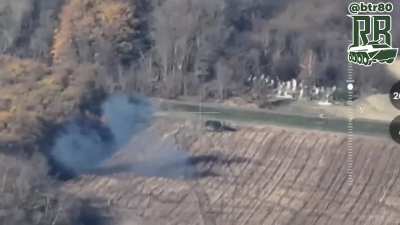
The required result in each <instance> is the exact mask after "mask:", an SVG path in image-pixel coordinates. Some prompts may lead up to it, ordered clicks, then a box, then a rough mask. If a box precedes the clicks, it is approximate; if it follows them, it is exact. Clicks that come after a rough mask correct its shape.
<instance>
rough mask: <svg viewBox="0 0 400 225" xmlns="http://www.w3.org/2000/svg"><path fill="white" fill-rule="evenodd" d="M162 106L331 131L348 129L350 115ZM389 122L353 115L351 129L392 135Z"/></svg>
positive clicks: (187, 114) (182, 113)
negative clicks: (346, 116) (326, 116)
mask: <svg viewBox="0 0 400 225" xmlns="http://www.w3.org/2000/svg"><path fill="white" fill-rule="evenodd" d="M159 105H160V109H161V111H163V112H164V113H165V114H164V115H168V116H174V117H183V118H194V117H197V118H200V116H201V117H202V119H221V120H228V121H236V122H242V123H252V124H264V125H265V124H270V125H279V126H289V127H298V128H302V129H315V130H322V131H332V132H341V133H347V132H348V119H346V118H333V117H330V118H321V117H320V115H319V114H317V113H315V114H314V115H304V114H300V113H297V112H293V113H292V114H282V113H279V112H278V111H271V110H257V109H256V110H247V109H241V108H233V107H224V106H219V105H215V104H202V105H200V104H196V103H188V102H178V101H162V102H161V103H160V104H159ZM388 127H389V124H388V123H387V122H382V121H374V120H365V119H354V120H353V129H352V131H353V132H354V133H356V134H362V135H369V136H381V137H383V136H384V137H389V128H388Z"/></svg>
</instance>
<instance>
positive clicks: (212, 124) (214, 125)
mask: <svg viewBox="0 0 400 225" xmlns="http://www.w3.org/2000/svg"><path fill="white" fill-rule="evenodd" d="M204 125H205V127H206V129H207V130H208V131H212V132H225V131H231V132H232V131H236V128H233V127H231V126H229V125H227V124H226V123H224V122H221V121H218V120H207V121H206V122H205V124H204Z"/></svg>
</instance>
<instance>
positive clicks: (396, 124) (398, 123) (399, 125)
mask: <svg viewBox="0 0 400 225" xmlns="http://www.w3.org/2000/svg"><path fill="white" fill-rule="evenodd" d="M389 131H390V136H391V137H392V138H393V140H394V141H395V142H397V143H398V144H400V116H397V117H396V118H394V120H393V121H392V122H391V123H390V125H389Z"/></svg>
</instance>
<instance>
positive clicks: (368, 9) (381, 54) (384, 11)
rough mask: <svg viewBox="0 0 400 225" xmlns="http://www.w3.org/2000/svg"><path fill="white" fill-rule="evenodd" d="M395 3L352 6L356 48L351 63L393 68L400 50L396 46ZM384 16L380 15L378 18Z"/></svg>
mask: <svg viewBox="0 0 400 225" xmlns="http://www.w3.org/2000/svg"><path fill="white" fill-rule="evenodd" d="M392 11H393V4H392V3H376V4H375V3H364V2H360V3H356V2H354V3H351V4H350V5H349V13H350V14H349V17H351V18H352V22H353V35H352V36H353V38H352V44H350V45H349V47H348V49H347V53H348V60H349V62H351V63H355V64H358V65H363V66H371V65H372V64H374V63H381V64H391V63H393V62H394V60H395V59H396V57H397V52H398V48H393V46H392V16H391V15H390V14H389V13H390V12H392ZM374 13H380V14H374Z"/></svg>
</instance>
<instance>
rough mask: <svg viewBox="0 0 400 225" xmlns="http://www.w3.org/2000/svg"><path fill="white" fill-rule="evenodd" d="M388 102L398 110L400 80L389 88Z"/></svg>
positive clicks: (399, 106) (399, 103)
mask: <svg viewBox="0 0 400 225" xmlns="http://www.w3.org/2000/svg"><path fill="white" fill-rule="evenodd" d="M390 102H392V105H393V106H394V107H396V109H398V110H400V81H399V82H397V83H396V84H395V85H393V87H392V89H390Z"/></svg>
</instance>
